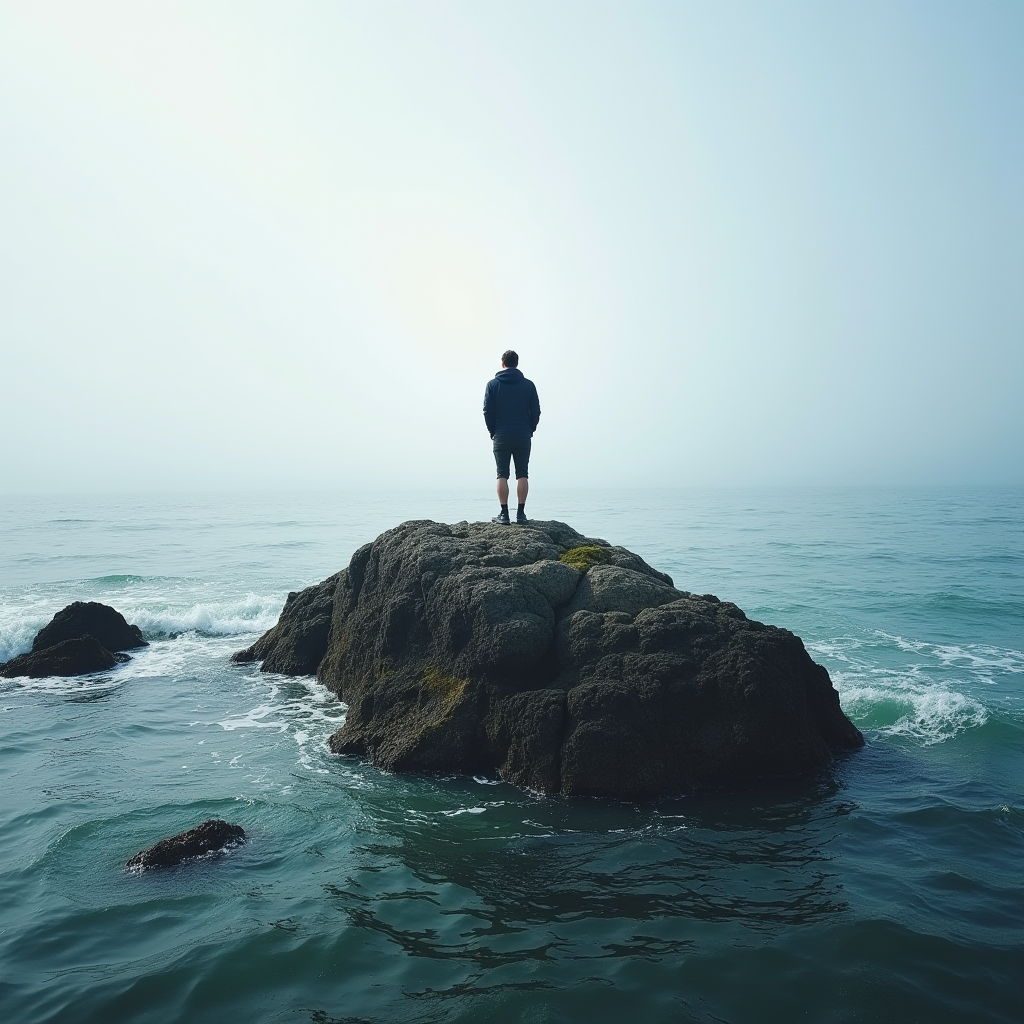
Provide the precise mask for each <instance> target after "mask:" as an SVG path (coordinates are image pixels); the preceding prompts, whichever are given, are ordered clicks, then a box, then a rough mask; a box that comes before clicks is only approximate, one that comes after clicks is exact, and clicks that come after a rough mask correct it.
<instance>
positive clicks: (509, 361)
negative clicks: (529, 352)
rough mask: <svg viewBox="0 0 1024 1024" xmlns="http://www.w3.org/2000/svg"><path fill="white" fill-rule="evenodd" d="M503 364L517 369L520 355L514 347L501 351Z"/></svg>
mask: <svg viewBox="0 0 1024 1024" xmlns="http://www.w3.org/2000/svg"><path fill="white" fill-rule="evenodd" d="M501 365H502V366H509V367H511V368H512V369H515V368H516V367H517V366H518V365H519V356H518V355H516V353H515V352H513V351H512V349H509V350H508V351H507V352H502V353H501Z"/></svg>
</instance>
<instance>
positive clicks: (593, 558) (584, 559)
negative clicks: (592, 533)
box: [558, 544, 611, 572]
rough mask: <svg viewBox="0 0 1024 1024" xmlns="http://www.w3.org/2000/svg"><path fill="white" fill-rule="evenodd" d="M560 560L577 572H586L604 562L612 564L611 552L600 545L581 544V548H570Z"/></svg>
mask: <svg viewBox="0 0 1024 1024" xmlns="http://www.w3.org/2000/svg"><path fill="white" fill-rule="evenodd" d="M558 560H559V561H560V562H564V563H565V564H566V565H568V566H570V567H571V568H573V569H575V570H577V572H586V571H587V570H588V569H592V568H593V567H594V566H595V565H600V564H601V563H602V562H610V561H611V551H610V550H609V549H608V548H605V547H601V546H600V545H598V544H581V545H580V546H579V547H576V548H569V550H568V551H566V552H564V553H563V554H562V555H561V557H560V558H559V559H558Z"/></svg>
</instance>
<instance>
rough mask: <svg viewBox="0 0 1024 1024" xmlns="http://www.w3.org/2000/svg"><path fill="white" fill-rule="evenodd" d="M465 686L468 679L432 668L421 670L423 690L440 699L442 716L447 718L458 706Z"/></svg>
mask: <svg viewBox="0 0 1024 1024" xmlns="http://www.w3.org/2000/svg"><path fill="white" fill-rule="evenodd" d="M467 686H469V680H468V679H459V678H458V677H457V676H446V675H445V674H444V673H442V672H438V671H437V669H434V668H428V669H425V670H424V672H423V692H424V693H427V694H429V695H430V696H431V697H437V698H438V699H439V700H440V702H441V717H442V718H447V717H448V716H449V715H450V714H451V713H452V712H453V711H454V710H455V708H457V707H458V706H459V704H460V703H461V701H462V695H463V694H464V693H465V692H466V687H467Z"/></svg>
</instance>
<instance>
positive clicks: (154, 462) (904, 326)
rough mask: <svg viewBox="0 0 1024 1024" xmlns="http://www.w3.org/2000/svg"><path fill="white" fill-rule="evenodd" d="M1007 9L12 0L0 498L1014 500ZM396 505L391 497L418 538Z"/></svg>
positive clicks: (1014, 62) (1021, 329) (1013, 11)
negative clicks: (503, 404)
mask: <svg viewBox="0 0 1024 1024" xmlns="http://www.w3.org/2000/svg"><path fill="white" fill-rule="evenodd" d="M1022 54H1024V5H1022V4H1021V3H1019V2H1017V0H1007V2H1003V3H994V2H975V3H945V2H933V0H928V2H921V3H900V2H895V3H893V2H879V3H871V2H850V3H834V4H833V3H830V4H821V3H816V2H808V3H787V2H779V3H763V2H754V3H730V2H725V3H686V2H665V3H651V2H633V0H631V2H628V3H627V2H620V3H600V2H594V0H586V2H565V0H562V2H559V3H546V2H545V3H540V2H537V3H529V2H517V3H501V2H491V3H472V2H463V3H460V2H453V3H443V2H415V3H398V2H373V3H333V2H330V3H314V2H305V3H284V2H281V3H251V2H246V3H224V2H220V3H173V4H163V3H146V4H138V3H134V2H131V3H100V2H89V3H54V2H42V3H37V2H31V3H30V2H24V3H11V2H6V0H4V2H0V261H2V265H0V375H2V382H3V386H2V392H0V394H2V398H0V418H2V419H0V422H2V430H3V435H2V436H3V444H2V447H0V451H2V456H0V467H2V473H0V489H2V490H4V491H7V492H9V493H19V492H30V491H36V490H103V489H108V490H109V489H120V490H147V489H163V488H185V487H187V488H235V487H251V486H261V487H271V488H276V487H328V488H334V487H349V486H351V487H357V486H358V487H385V486H386V487H389V488H390V487H405V486H427V485H429V486H437V487H473V486H476V484H477V483H478V482H479V486H480V487H481V488H487V489H488V490H489V488H490V487H491V480H492V478H493V462H492V459H491V455H490V450H489V449H490V442H489V440H488V438H487V434H486V431H485V429H484V426H483V419H482V416H481V402H482V396H483V389H484V385H485V383H486V381H487V379H488V378H489V377H490V376H491V375H493V373H494V372H495V371H496V370H497V369H498V368H499V357H500V354H501V352H502V351H503V350H504V349H506V348H509V347H512V348H515V349H516V350H517V351H518V352H519V355H520V368H521V369H522V370H523V371H524V373H525V374H526V375H527V377H529V378H531V379H532V380H534V381H535V382H536V384H537V387H538V391H539V394H540V400H541V406H542V417H541V422H540V428H539V430H538V432H537V435H536V438H535V441H534V460H533V463H532V465H531V476H532V477H533V480H534V487H535V493H536V488H538V487H540V486H544V485H545V484H551V485H553V484H555V483H557V484H559V485H573V486H575V485H581V484H593V485H604V484H612V485H616V486H676V485H687V484H694V485H702V486H703V485H746V484H750V485H765V484H784V485H814V484H857V485H860V484H902V483H909V484H917V483H921V484H927V483H951V484H956V483H967V484H972V483H974V484H987V483H1004V482H1010V483H1021V482H1024V401H1022V400H1021V397H1020V395H1021V390H1022V384H1024V187H1022V183H1024V59H1022ZM414 511H415V510H411V512H414Z"/></svg>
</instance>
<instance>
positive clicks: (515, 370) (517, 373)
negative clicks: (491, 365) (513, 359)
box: [494, 366, 524, 384]
mask: <svg viewBox="0 0 1024 1024" xmlns="http://www.w3.org/2000/svg"><path fill="white" fill-rule="evenodd" d="M494 379H495V380H500V381H501V383H502V384H522V382H523V380H524V378H523V371H522V370H520V369H519V367H518V366H510V367H509V368H508V369H507V370H499V371H498V372H497V373H496V374H495V375H494Z"/></svg>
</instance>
